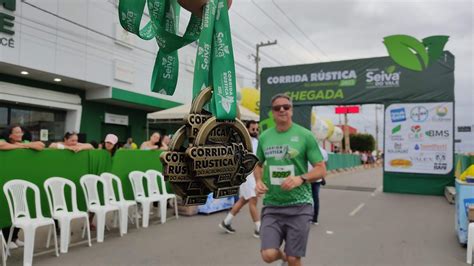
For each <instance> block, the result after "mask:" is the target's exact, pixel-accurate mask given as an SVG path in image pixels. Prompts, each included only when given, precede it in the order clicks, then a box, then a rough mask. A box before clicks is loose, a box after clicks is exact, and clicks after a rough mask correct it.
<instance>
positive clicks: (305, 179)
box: [299, 175, 308, 184]
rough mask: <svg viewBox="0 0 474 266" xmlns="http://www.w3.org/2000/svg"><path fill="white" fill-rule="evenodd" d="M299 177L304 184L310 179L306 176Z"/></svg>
mask: <svg viewBox="0 0 474 266" xmlns="http://www.w3.org/2000/svg"><path fill="white" fill-rule="evenodd" d="M299 177H300V178H301V180H303V184H304V183H307V182H308V177H307V176H306V175H300V176H299Z"/></svg>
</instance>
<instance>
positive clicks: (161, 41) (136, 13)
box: [119, 0, 201, 95]
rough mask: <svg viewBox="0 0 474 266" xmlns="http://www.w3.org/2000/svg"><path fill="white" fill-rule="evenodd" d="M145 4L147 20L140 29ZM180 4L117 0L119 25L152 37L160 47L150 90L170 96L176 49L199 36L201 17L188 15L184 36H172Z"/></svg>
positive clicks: (175, 75) (176, 65) (162, 0)
mask: <svg viewBox="0 0 474 266" xmlns="http://www.w3.org/2000/svg"><path fill="white" fill-rule="evenodd" d="M145 3H147V6H148V11H149V15H150V21H149V22H148V23H147V24H146V25H145V26H144V27H143V28H142V29H141V30H140V23H141V20H142V16H143V11H144V9H145ZM179 13H180V7H179V5H178V4H177V2H176V0H148V1H146V0H120V2H119V20H120V24H121V25H122V27H123V28H124V29H125V30H127V31H129V32H131V33H133V34H136V35H137V36H138V37H140V38H141V39H144V40H151V39H152V38H153V37H155V40H156V42H157V44H158V46H159V47H160V50H159V52H158V55H157V58H156V60H155V66H154V68H153V74H152V79H151V88H152V91H154V92H159V93H162V94H167V95H173V94H174V91H175V89H176V83H177V79H178V69H179V60H178V53H177V50H178V49H179V48H181V47H183V46H185V45H187V44H189V43H191V42H194V41H195V40H197V39H198V38H199V34H200V24H201V19H200V18H198V17H196V16H194V15H192V16H191V19H190V21H189V24H188V26H187V28H186V32H185V33H184V35H183V36H182V37H181V36H178V35H176V33H177V31H178V30H177V29H178V23H177V21H179Z"/></svg>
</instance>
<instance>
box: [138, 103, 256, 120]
mask: <svg viewBox="0 0 474 266" xmlns="http://www.w3.org/2000/svg"><path fill="white" fill-rule="evenodd" d="M189 110H191V104H183V105H180V106H177V107H173V108H170V109H166V110H162V111H158V112H154V113H149V114H147V118H148V119H149V120H153V122H157V120H158V121H169V122H171V121H182V120H183V118H184V116H185V115H186V114H189ZM239 110H240V120H243V121H248V120H255V121H259V120H260V117H259V116H258V115H257V114H255V113H254V112H252V111H250V110H249V109H247V108H245V107H243V106H242V105H239Z"/></svg>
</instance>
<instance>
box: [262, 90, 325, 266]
mask: <svg viewBox="0 0 474 266" xmlns="http://www.w3.org/2000/svg"><path fill="white" fill-rule="evenodd" d="M271 105H272V113H273V117H274V119H275V123H276V126H275V127H274V128H269V129H268V130H266V131H265V132H263V134H261V136H260V140H259V145H258V148H257V157H258V159H259V163H258V164H257V167H256V168H255V171H254V175H255V180H256V189H255V190H256V192H257V194H258V195H262V194H265V197H264V199H263V205H264V207H263V209H262V215H261V216H262V218H261V223H262V224H261V229H260V238H261V255H262V258H263V260H264V261H265V262H267V263H271V262H274V261H276V260H280V259H281V260H282V263H283V265H285V264H286V263H288V264H289V265H293V266H297V265H301V257H304V256H305V254H306V244H307V240H308V234H309V229H310V226H311V219H312V218H313V206H312V204H313V198H312V194H311V185H310V183H311V182H314V181H316V180H318V179H321V178H322V177H324V176H325V175H326V166H325V164H324V161H323V157H322V155H321V152H320V150H319V146H318V143H317V142H316V139H315V138H314V136H313V134H312V133H311V131H309V130H307V129H306V128H304V127H302V126H300V125H297V124H295V123H293V121H292V116H293V103H292V101H291V99H290V98H289V97H288V96H287V95H285V94H277V95H275V96H274V97H273V98H272V101H271ZM308 162H309V163H310V164H311V165H312V166H313V169H312V170H311V171H310V172H308ZM283 241H285V248H284V250H281V249H280V246H281V244H282V243H283Z"/></svg>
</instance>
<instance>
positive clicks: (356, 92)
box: [260, 51, 454, 128]
mask: <svg viewBox="0 0 474 266" xmlns="http://www.w3.org/2000/svg"><path fill="white" fill-rule="evenodd" d="M277 93H285V94H287V95H288V96H289V97H290V98H291V99H292V100H293V103H294V105H295V107H296V108H298V107H302V106H308V108H310V107H311V106H313V105H354V104H369V103H382V104H389V103H399V102H411V103H419V102H452V101H454V56H453V55H452V54H451V53H450V52H449V51H445V52H443V54H442V55H441V56H440V57H439V59H437V60H436V61H433V63H432V64H430V65H429V66H428V67H427V68H426V69H424V70H423V71H414V70H410V69H407V68H404V67H401V66H400V65H398V64H397V63H396V62H394V61H393V59H392V58H390V57H376V58H366V59H356V60H346V61H337V62H327V63H316V64H306V65H295V66H283V67H271V68H263V69H262V72H261V98H260V118H261V120H264V119H265V118H267V117H268V112H269V111H270V99H271V98H272V97H273V96H274V95H275V94H277ZM295 111H297V112H298V110H296V109H295ZM309 114H310V112H300V113H298V117H296V116H295V117H294V118H295V121H296V122H297V123H299V124H301V125H303V126H306V127H308V128H309V126H310V124H309V122H310V121H311V120H310V117H309Z"/></svg>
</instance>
